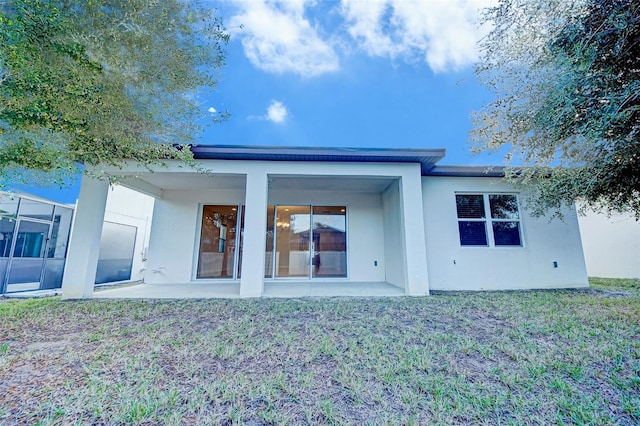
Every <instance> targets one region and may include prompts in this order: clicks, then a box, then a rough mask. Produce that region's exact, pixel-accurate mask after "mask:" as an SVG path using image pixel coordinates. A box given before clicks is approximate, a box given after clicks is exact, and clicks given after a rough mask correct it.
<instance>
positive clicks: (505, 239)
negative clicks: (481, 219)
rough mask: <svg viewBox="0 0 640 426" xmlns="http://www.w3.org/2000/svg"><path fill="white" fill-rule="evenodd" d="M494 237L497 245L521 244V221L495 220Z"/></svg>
mask: <svg viewBox="0 0 640 426" xmlns="http://www.w3.org/2000/svg"><path fill="white" fill-rule="evenodd" d="M493 238H494V239H495V240H496V245H497V246H519V245H521V243H520V222H493Z"/></svg>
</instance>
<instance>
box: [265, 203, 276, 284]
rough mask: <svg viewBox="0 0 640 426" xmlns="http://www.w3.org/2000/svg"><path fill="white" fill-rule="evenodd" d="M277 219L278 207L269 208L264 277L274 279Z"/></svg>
mask: <svg viewBox="0 0 640 426" xmlns="http://www.w3.org/2000/svg"><path fill="white" fill-rule="evenodd" d="M275 217H276V206H267V231H266V234H267V235H266V244H265V249H264V277H265V278H273V238H274V237H275V232H274V229H273V228H274V226H275Z"/></svg>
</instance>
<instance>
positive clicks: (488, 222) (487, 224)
mask: <svg viewBox="0 0 640 426" xmlns="http://www.w3.org/2000/svg"><path fill="white" fill-rule="evenodd" d="M458 195H481V196H482V202H483V205H484V214H485V217H483V218H461V217H458V208H457V205H458V201H457V196H458ZM491 195H512V196H514V197H515V198H516V207H517V209H518V218H517V219H508V218H507V219H500V218H494V217H493V216H492V215H491V203H490V202H489V197H490V196H491ZM454 201H455V205H456V223H458V224H459V223H460V222H483V223H484V230H485V235H486V237H487V244H486V245H463V244H462V242H461V241H460V226H459V225H458V244H459V245H460V247H464V248H484V247H493V248H506V249H511V248H524V246H525V244H524V231H523V227H522V209H521V208H520V197H519V196H518V193H514V192H456V193H455V197H454ZM493 222H518V232H519V236H520V244H519V245H496V239H495V235H494V232H493Z"/></svg>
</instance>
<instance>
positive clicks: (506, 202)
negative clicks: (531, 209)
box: [489, 194, 520, 219]
mask: <svg viewBox="0 0 640 426" xmlns="http://www.w3.org/2000/svg"><path fill="white" fill-rule="evenodd" d="M489 205H490V206H491V217H492V218H494V219H519V218H520V215H519V214H518V200H517V198H516V196H515V195H499V194H494V195H489Z"/></svg>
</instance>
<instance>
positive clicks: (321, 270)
mask: <svg viewBox="0 0 640 426" xmlns="http://www.w3.org/2000/svg"><path fill="white" fill-rule="evenodd" d="M312 233H313V239H312V246H311V248H312V251H313V258H312V259H311V265H312V269H311V273H312V277H313V278H320V277H343V278H346V276H347V216H346V208H345V207H323V206H314V207H313V226H312Z"/></svg>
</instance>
